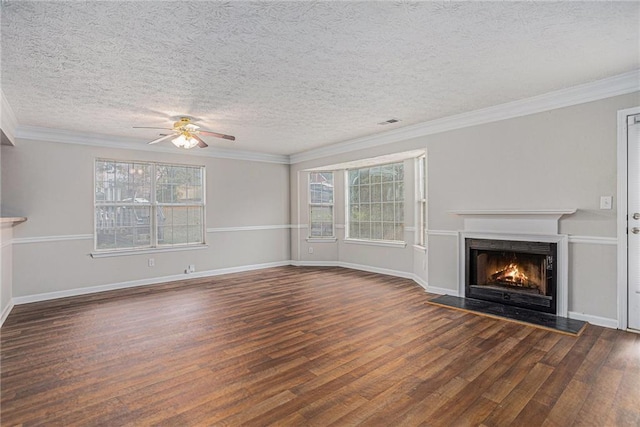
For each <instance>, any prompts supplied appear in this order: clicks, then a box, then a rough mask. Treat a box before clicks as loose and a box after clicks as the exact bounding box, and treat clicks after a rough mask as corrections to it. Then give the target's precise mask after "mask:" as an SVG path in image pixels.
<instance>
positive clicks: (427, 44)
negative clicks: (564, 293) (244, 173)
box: [1, 0, 640, 154]
mask: <svg viewBox="0 0 640 427" xmlns="http://www.w3.org/2000/svg"><path fill="white" fill-rule="evenodd" d="M1 7H2V34H1V35H2V39H1V43H2V57H1V59H2V63H1V67H2V68H1V72H2V90H3V92H4V94H5V95H6V98H7V100H8V102H9V104H10V105H11V106H12V107H13V110H14V112H15V115H16V118H17V121H18V123H19V125H28V126H39V127H48V128H57V129H65V130H71V131H77V132H92V133H100V134H105V135H113V136H124V137H131V138H140V139H141V140H142V139H148V140H151V139H154V138H155V137H156V135H157V134H156V133H155V132H154V131H152V130H144V129H132V127H133V126H135V125H147V126H153V125H167V124H169V123H170V118H171V117H174V116H176V115H180V114H186V115H190V116H193V117H195V118H196V119H198V120H199V121H200V124H201V125H202V126H203V127H207V128H210V129H213V130H216V131H219V132H222V133H227V134H232V135H235V136H236V137H237V141H236V142H235V143H231V142H228V141H224V140H216V139H211V138H209V139H208V141H209V142H211V143H213V144H215V146H217V147H222V148H233V149H238V150H248V151H258V152H264V153H271V154H293V153H299V152H303V151H306V150H309V149H313V148H318V147H321V146H324V145H329V144H334V143H338V142H341V141H346V140H350V139H353V138H358V137H362V136H366V135H372V134H375V133H379V132H383V131H387V130H390V129H394V128H398V127H401V126H407V125H411V124H416V123H420V122H425V121H429V120H433V119H436V118H441V117H445V116H450V115H453V114H458V113H462V112H466V111H471V110H476V109H480V108H483V107H488V106H491V105H496V104H500V103H504V102H509V101H513V100H518V99H522V98H527V97H531V96H534V95H539V94H542V93H546V92H550V91H553V90H558V89H562V88H565V87H569V86H573V85H577V84H581V83H587V82H591V81H594V80H598V79H602V78H605V77H609V76H612V75H616V74H621V73H624V72H628V71H631V70H634V69H638V68H640V47H639V46H640V45H639V43H640V3H639V2H555V3H550V2H526V3H524V2H517V3H516V2H504V3H503V2H479V3H475V2H453V3H452V2H446V3H441V2H418V3H415V2H371V1H367V2H315V1H314V2H201V1H200V2H188V1H182V2H156V1H153V2H151V1H149V2H145V1H136V2H115V1H106V2H96V1H92V2H61V1H56V2H41V1H33V2H32V1H5V0H3V1H2V3H1ZM390 118H399V119H401V120H402V121H401V122H399V123H396V124H393V125H387V126H380V125H378V124H377V123H378V122H382V121H385V120H387V119H390ZM142 143H143V142H142ZM167 144H170V143H168V142H167Z"/></svg>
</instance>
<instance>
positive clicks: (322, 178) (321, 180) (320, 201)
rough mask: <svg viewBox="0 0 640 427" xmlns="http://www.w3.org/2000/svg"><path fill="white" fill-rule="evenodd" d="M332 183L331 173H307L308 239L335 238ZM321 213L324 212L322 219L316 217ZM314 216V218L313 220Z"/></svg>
mask: <svg viewBox="0 0 640 427" xmlns="http://www.w3.org/2000/svg"><path fill="white" fill-rule="evenodd" d="M334 183H335V179H334V174H333V172H310V173H309V186H308V188H309V193H308V194H309V238H313V239H327V238H333V237H335V225H334V219H335V216H334V202H335V185H334ZM318 196H319V197H318ZM325 196H326V197H325ZM322 211H324V212H325V214H324V215H322V217H323V218H319V217H318V216H316V214H317V213H318V212H322ZM314 216H316V218H315V219H314Z"/></svg>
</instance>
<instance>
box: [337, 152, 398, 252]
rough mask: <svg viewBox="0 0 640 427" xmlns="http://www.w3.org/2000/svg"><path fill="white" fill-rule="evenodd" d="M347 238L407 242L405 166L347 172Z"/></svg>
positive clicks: (395, 164) (386, 166)
mask: <svg viewBox="0 0 640 427" xmlns="http://www.w3.org/2000/svg"><path fill="white" fill-rule="evenodd" d="M347 179H348V194H349V197H348V207H347V238H349V239H361V240H387V241H404V166H403V164H402V163H393V164H387V165H381V166H374V167H369V168H362V169H352V170H349V171H348V172H347Z"/></svg>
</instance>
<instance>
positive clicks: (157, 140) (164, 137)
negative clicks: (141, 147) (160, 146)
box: [149, 134, 174, 144]
mask: <svg viewBox="0 0 640 427" xmlns="http://www.w3.org/2000/svg"><path fill="white" fill-rule="evenodd" d="M172 136H174V135H173V134H171V135H162V136H161V137H160V138H156V139H154V140H153V141H151V142H149V144H156V143H158V142H160V141H164V140H165V139H167V138H171V137H172Z"/></svg>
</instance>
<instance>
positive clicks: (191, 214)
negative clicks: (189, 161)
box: [95, 159, 205, 251]
mask: <svg viewBox="0 0 640 427" xmlns="http://www.w3.org/2000/svg"><path fill="white" fill-rule="evenodd" d="M204 194H205V191H204V167H202V166H188V165H172V164H164V163H149V162H123V161H115V160H101V159H99V160H96V163H95V249H96V250H97V251H118V250H138V249H149V248H163V247H164V248H166V247H175V246H188V245H202V244H204V235H205V233H204V230H205V228H204V227H205V224H204V209H205V196H204Z"/></svg>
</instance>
